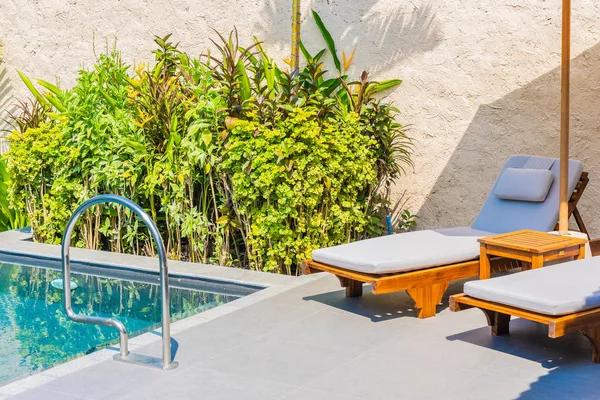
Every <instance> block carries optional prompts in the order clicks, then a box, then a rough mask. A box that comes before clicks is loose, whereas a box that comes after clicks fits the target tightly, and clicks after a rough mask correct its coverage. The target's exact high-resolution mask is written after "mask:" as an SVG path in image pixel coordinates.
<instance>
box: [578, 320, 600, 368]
mask: <svg viewBox="0 0 600 400" xmlns="http://www.w3.org/2000/svg"><path fill="white" fill-rule="evenodd" d="M581 333H583V334H584V335H585V337H586V338H588V339H589V341H590V343H591V344H592V361H593V362H594V363H596V364H600V326H590V327H587V328H585V329H583V330H582V331H581Z"/></svg>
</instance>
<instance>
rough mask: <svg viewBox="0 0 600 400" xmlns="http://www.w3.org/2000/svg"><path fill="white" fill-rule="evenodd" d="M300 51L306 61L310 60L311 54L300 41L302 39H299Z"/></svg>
mask: <svg viewBox="0 0 600 400" xmlns="http://www.w3.org/2000/svg"><path fill="white" fill-rule="evenodd" d="M300 51H301V52H302V54H303V55H304V58H306V61H310V60H312V56H311V55H310V53H309V52H308V50H306V47H304V43H302V40H300Z"/></svg>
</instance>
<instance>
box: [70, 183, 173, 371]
mask: <svg viewBox="0 0 600 400" xmlns="http://www.w3.org/2000/svg"><path fill="white" fill-rule="evenodd" d="M101 203H116V204H120V205H122V206H123V207H127V208H128V209H130V210H131V211H133V212H134V213H135V214H136V215H137V216H138V217H140V219H141V220H142V221H143V222H144V224H146V227H147V228H148V230H149V231H150V234H151V235H152V239H154V243H155V244H156V251H157V253H158V262H159V264H160V295H161V308H162V310H161V311H162V360H161V359H160V358H157V357H150V356H145V355H141V354H133V353H130V352H129V350H128V345H127V329H126V328H125V325H123V323H122V322H121V321H119V320H117V319H115V318H104V317H94V316H89V315H81V314H77V313H76V312H75V311H73V307H72V304H71V258H70V247H71V236H72V235H73V229H74V228H75V224H76V223H77V221H78V220H79V217H81V215H82V214H83V213H84V212H85V211H86V210H87V209H88V208H90V207H93V206H95V205H97V204H101ZM62 269H63V282H64V283H63V284H64V290H63V292H64V305H65V311H66V313H67V316H68V317H69V319H71V320H73V321H75V322H83V323H85V324H96V325H105V326H113V327H115V328H116V329H117V330H118V331H119V336H120V352H119V354H116V355H115V356H114V357H113V359H114V360H117V361H121V362H126V363H131V364H138V365H144V366H148V367H154V368H160V369H163V370H169V369H174V368H177V366H178V363H177V362H174V361H172V360H171V320H170V305H169V302H170V297H169V271H168V267H167V253H166V250H165V244H164V243H163V240H162V237H161V236H160V232H159V231H158V228H157V227H156V224H154V222H153V221H152V218H150V216H149V215H148V214H146V212H145V211H144V210H143V209H142V208H141V207H140V206H139V205H137V204H136V203H134V202H133V201H131V200H129V199H126V198H125V197H121V196H117V195H112V194H103V195H99V196H96V197H93V198H91V199H89V200H87V201H85V202H84V203H83V204H81V205H80V206H79V207H78V208H77V210H75V212H74V213H73V215H72V216H71V219H69V222H68V224H67V227H66V229H65V233H64V236H63V241H62Z"/></svg>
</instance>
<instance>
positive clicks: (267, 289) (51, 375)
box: [0, 231, 322, 399]
mask: <svg viewBox="0 0 600 400" xmlns="http://www.w3.org/2000/svg"><path fill="white" fill-rule="evenodd" d="M30 239H31V235H30V234H28V233H26V232H22V231H8V232H2V233H0V252H3V253H10V254H13V255H18V254H23V255H27V256H29V257H37V258H40V259H52V260H60V257H61V255H60V246H57V245H49V244H43V243H35V242H32V241H31V240H30ZM71 259H73V260H76V261H78V262H83V263H91V264H101V265H108V266H127V267H128V268H132V269H136V270H140V271H146V272H154V273H157V272H159V266H158V262H157V259H155V258H151V257H143V256H133V255H130V254H120V253H111V252H106V251H97V250H87V249H72V250H71ZM168 266H169V273H170V274H171V273H173V274H178V275H183V276H186V277H189V278H194V277H196V278H200V277H202V278H212V279H218V280H223V281H230V282H236V283H248V284H253V285H257V286H262V287H264V289H262V290H259V291H257V292H255V293H252V294H249V295H247V296H244V297H241V298H239V299H236V300H233V301H231V302H229V303H226V304H223V305H221V306H218V307H215V308H211V309H210V310H207V311H204V312H201V313H199V314H195V315H192V316H190V317H187V318H184V319H181V320H179V321H176V322H173V323H172V324H171V335H172V336H174V335H177V334H180V333H182V332H185V331H186V330H188V329H190V328H193V327H196V326H199V325H202V324H205V323H207V322H210V321H212V320H214V319H216V318H219V317H221V316H223V315H227V314H230V313H232V312H235V311H238V310H241V309H243V308H245V307H248V306H250V305H253V304H256V303H259V302H261V301H263V300H265V299H268V298H271V297H273V296H276V295H279V294H281V293H284V292H286V291H288V290H291V289H293V288H296V287H298V286H301V285H304V284H305V283H308V282H311V281H314V280H316V279H319V278H321V276H322V274H316V275H304V276H300V277H295V276H286V275H278V274H272V273H267V272H260V271H250V270H242V269H238V268H231V267H221V266H216V265H207V264H199V263H189V262H182V261H171V260H170V261H169V263H168ZM160 340H161V335H160V330H159V329H156V330H153V331H150V332H147V333H144V334H142V335H140V336H136V337H133V338H131V339H130V340H129V350H130V351H135V350H136V349H139V348H140V347H142V346H146V345H148V344H151V343H154V342H158V341H160ZM115 354H118V348H116V347H107V348H105V349H102V350H99V351H97V352H94V353H91V354H88V355H85V356H82V357H79V358H76V359H74V360H71V361H67V362H65V363H64V364H59V365H57V366H55V367H52V368H49V369H46V370H44V371H41V372H39V373H36V374H33V375H30V376H27V377H24V378H22V379H18V378H17V379H18V380H16V381H13V382H11V383H9V384H7V385H5V386H0V399H5V398H8V397H9V396H14V395H16V394H19V393H22V392H24V391H26V390H29V389H33V388H35V387H38V386H41V385H44V384H47V383H49V382H51V381H53V380H55V379H58V378H61V377H64V376H66V375H69V374H71V373H74V372H77V371H80V370H82V369H85V368H88V367H91V366H93V365H96V364H99V363H101V362H104V361H108V360H111V359H112V357H113V355H115ZM157 356H158V355H157ZM142 368H143V367H142Z"/></svg>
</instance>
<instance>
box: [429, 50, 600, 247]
mask: <svg viewBox="0 0 600 400" xmlns="http://www.w3.org/2000/svg"><path fill="white" fill-rule="evenodd" d="M515 62H516V61H515ZM599 109H600V43H598V44H596V45H595V46H593V47H591V48H589V49H588V50H586V51H584V52H583V53H581V54H580V55H578V56H577V57H576V58H574V59H573V60H572V73H571V157H572V158H576V159H578V160H580V161H582V162H583V165H584V170H585V171H588V172H589V173H590V184H589V185H588V187H587V189H586V192H585V193H584V195H583V198H582V200H581V201H580V203H579V204H580V205H579V206H578V208H579V209H580V211H581V213H582V216H583V218H584V220H585V222H586V225H587V228H588V230H589V231H590V234H591V236H592V237H598V236H600V220H598V216H600V213H598V212H597V211H596V210H595V207H596V206H597V205H596V204H595V199H596V198H597V194H598V188H599V187H600V183H598V182H597V181H598V180H599V179H600V157H597V149H598V148H600V136H599V135H598V129H599V128H600V112H599V111H598V110H599ZM559 124H560V67H557V68H555V69H553V70H552V71H550V72H548V73H546V74H544V75H542V76H540V77H539V78H537V79H535V80H534V81H532V82H529V83H528V84H526V85H524V86H522V87H520V88H519V89H517V90H515V91H513V92H511V93H509V94H507V95H506V96H504V97H502V98H500V99H498V100H496V101H494V102H493V103H490V104H484V105H481V106H480V107H479V109H478V110H477V113H476V114H475V117H474V118H473V119H472V121H471V123H470V124H469V126H468V128H467V130H466V132H465V133H464V135H463V137H462V138H461V140H460V142H459V143H458V145H457V147H456V149H455V150H454V152H453V154H452V156H451V157H450V159H449V160H448V162H447V164H446V166H445V167H444V169H443V171H442V172H441V174H440V175H439V177H438V178H437V180H436V182H435V184H434V186H433V187H432V189H431V191H430V193H429V195H428V196H427V198H426V200H425V202H424V203H423V206H422V208H421V211H422V212H423V215H425V216H426V221H427V222H428V223H429V224H430V225H431V224H435V225H436V226H454V225H456V224H459V225H464V226H466V225H470V224H471V223H472V222H473V220H474V218H475V217H476V215H477V213H478V212H479V209H480V208H481V205H482V204H483V202H484V201H485V199H486V197H487V195H488V193H489V191H490V190H491V188H492V186H493V184H494V182H495V180H496V178H497V175H498V172H499V171H500V170H501V168H502V166H503V165H504V163H505V161H506V159H507V158H508V157H509V156H511V155H513V154H527V155H538V156H549V157H558V155H559V132H560V130H559V129H560V125H559ZM457 198H458V199H461V200H462V201H457V200H456V199H457Z"/></svg>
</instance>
